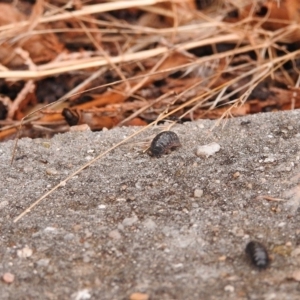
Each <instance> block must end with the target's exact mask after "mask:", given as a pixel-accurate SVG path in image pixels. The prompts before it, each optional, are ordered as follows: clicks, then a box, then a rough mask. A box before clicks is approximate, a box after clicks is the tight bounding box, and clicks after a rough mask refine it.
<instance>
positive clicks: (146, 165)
mask: <svg viewBox="0 0 300 300" xmlns="http://www.w3.org/2000/svg"><path fill="white" fill-rule="evenodd" d="M215 124H216V123H215V121H209V120H202V121H197V122H191V123H186V124H183V125H179V124H178V125H176V126H175V127H174V128H173V129H172V130H173V131H175V132H176V133H177V134H178V136H179V138H180V140H181V143H182V145H183V146H182V147H181V148H179V149H177V150H175V151H174V152H172V153H171V154H168V155H164V156H163V157H161V158H158V159H157V158H152V157H149V156H148V155H147V154H146V153H143V152H142V148H141V143H140V142H144V141H146V140H147V138H148V139H149V137H150V136H153V135H154V134H155V133H158V132H160V130H161V128H153V129H149V130H147V131H146V132H143V133H142V134H141V135H139V136H137V137H135V138H134V139H132V140H131V141H130V142H128V143H127V144H125V145H122V146H120V147H119V148H117V149H115V150H113V151H112V152H110V153H109V154H107V155H106V156H105V157H103V158H102V159H100V160H98V161H97V162H96V163H95V164H93V165H92V166H90V167H88V168H86V169H85V170H83V171H82V172H81V173H80V174H78V175H77V176H75V177H74V178H72V179H71V180H70V181H68V182H67V184H66V185H65V186H64V187H60V188H59V189H58V190H57V191H55V192H54V193H53V194H51V195H50V196H48V197H47V198H46V199H44V200H43V201H42V202H41V203H40V204H39V205H38V206H36V207H35V208H34V209H33V210H32V211H31V212H30V213H28V214H27V215H25V216H24V217H23V218H22V219H21V220H20V221H19V222H17V223H14V222H13V220H14V218H15V217H16V216H17V215H18V214H20V213H21V212H22V211H23V210H24V209H26V208H27V207H28V206H29V205H30V204H31V203H33V202H34V201H35V200H37V199H38V198H39V197H40V196H41V195H43V194H44V193H45V192H47V191H48V190H49V189H51V188H52V187H53V186H55V185H56V184H58V183H59V182H60V181H62V180H64V179H65V177H67V176H68V175H70V174H71V173H72V172H74V171H75V170H76V169H77V168H79V167H80V166H82V165H83V164H85V163H86V162H87V161H88V160H90V159H92V158H93V157H96V156H97V155H98V154H99V153H101V152H103V151H105V150H106V149H108V148H109V147H110V146H112V145H113V144H115V143H117V142H119V141H120V140H122V139H123V138H124V137H126V136H128V135H129V134H131V133H133V132H134V131H135V130H137V128H118V129H113V130H109V131H104V132H94V133H93V132H90V131H86V132H71V133H66V134H60V135H57V136H55V137H54V138H53V139H51V140H42V139H37V140H31V139H22V140H20V141H19V145H18V151H17V155H16V161H15V162H14V164H13V166H10V158H11V150H12V145H13V142H7V143H3V144H0V167H1V171H0V172H1V173H0V176H1V179H0V226H1V243H0V253H1V262H0V276H1V281H0V298H1V299H77V300H80V299H103V300H106V299H107V300H108V299H109V300H111V299H116V300H118V299H129V297H130V295H131V294H132V293H134V292H141V293H145V294H147V295H149V297H150V299H159V300H160V299H162V300H163V299H166V300H169V299H185V300H189V299H191V300H192V299H251V300H252V299H264V300H273V299H280V300H284V299H288V300H293V299H300V282H299V281H300V278H299V277H300V276H299V272H300V226H299V206H300V164H299V162H300V149H299V142H300V111H297V110H296V111H292V112H279V113H268V114H260V115H254V116H247V117H245V118H236V119H231V120H228V121H227V122H222V123H221V126H218V127H214V128H213V130H212V131H211V128H212V127H213V126H214V125H215ZM212 142H215V143H217V144H219V145H220V151H219V152H216V153H215V154H214V155H212V156H210V157H208V158H205V157H198V156H196V154H195V153H196V148H197V146H201V145H206V144H209V143H212ZM259 196H268V197H273V198H280V199H282V200H283V201H270V200H265V199H263V198H262V197H259ZM273 198H272V199H273ZM250 240H256V241H260V242H262V243H263V244H264V245H265V247H266V248H267V249H268V251H269V255H270V257H271V265H270V266H269V268H267V269H266V270H263V271H259V270H257V269H256V268H255V267H254V266H253V265H251V263H250V262H249V260H248V259H247V257H246V254H245V252H244V249H245V246H246V244H247V243H248V242H249V241H250ZM10 274H11V275H13V276H14V278H11V277H10ZM9 281H12V282H11V283H9Z"/></svg>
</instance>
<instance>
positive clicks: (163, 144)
mask: <svg viewBox="0 0 300 300" xmlns="http://www.w3.org/2000/svg"><path fill="white" fill-rule="evenodd" d="M180 146H181V143H180V141H179V138H178V135H177V134H176V133H175V132H173V131H163V132H161V133H159V134H158V135H157V136H156V137H155V138H154V139H153V140H152V142H151V145H150V148H149V151H148V153H149V155H151V156H155V157H161V156H162V155H163V154H168V153H170V152H171V151H172V150H174V149H176V148H178V147H180Z"/></svg>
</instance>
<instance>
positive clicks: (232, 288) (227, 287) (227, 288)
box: [224, 285, 234, 293]
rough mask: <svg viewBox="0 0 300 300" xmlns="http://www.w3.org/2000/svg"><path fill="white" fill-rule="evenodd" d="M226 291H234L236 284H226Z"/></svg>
mask: <svg viewBox="0 0 300 300" xmlns="http://www.w3.org/2000/svg"><path fill="white" fill-rule="evenodd" d="M224 291H225V292H230V293H233V292H234V286H232V285H226V286H225V288H224Z"/></svg>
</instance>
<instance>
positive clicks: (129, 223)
mask: <svg viewBox="0 0 300 300" xmlns="http://www.w3.org/2000/svg"><path fill="white" fill-rule="evenodd" d="M137 221H138V217H137V216H133V217H132V218H125V219H124V220H123V222H122V224H123V226H125V227H126V226H132V225H133V224H134V223H135V222H137Z"/></svg>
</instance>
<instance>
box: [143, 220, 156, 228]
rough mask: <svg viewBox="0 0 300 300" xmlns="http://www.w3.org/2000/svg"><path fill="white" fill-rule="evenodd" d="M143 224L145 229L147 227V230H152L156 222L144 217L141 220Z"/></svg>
mask: <svg viewBox="0 0 300 300" xmlns="http://www.w3.org/2000/svg"><path fill="white" fill-rule="evenodd" d="M143 225H144V227H145V229H148V230H154V229H155V228H156V224H155V222H154V221H153V220H152V219H146V220H145V221H144V222H143Z"/></svg>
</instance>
